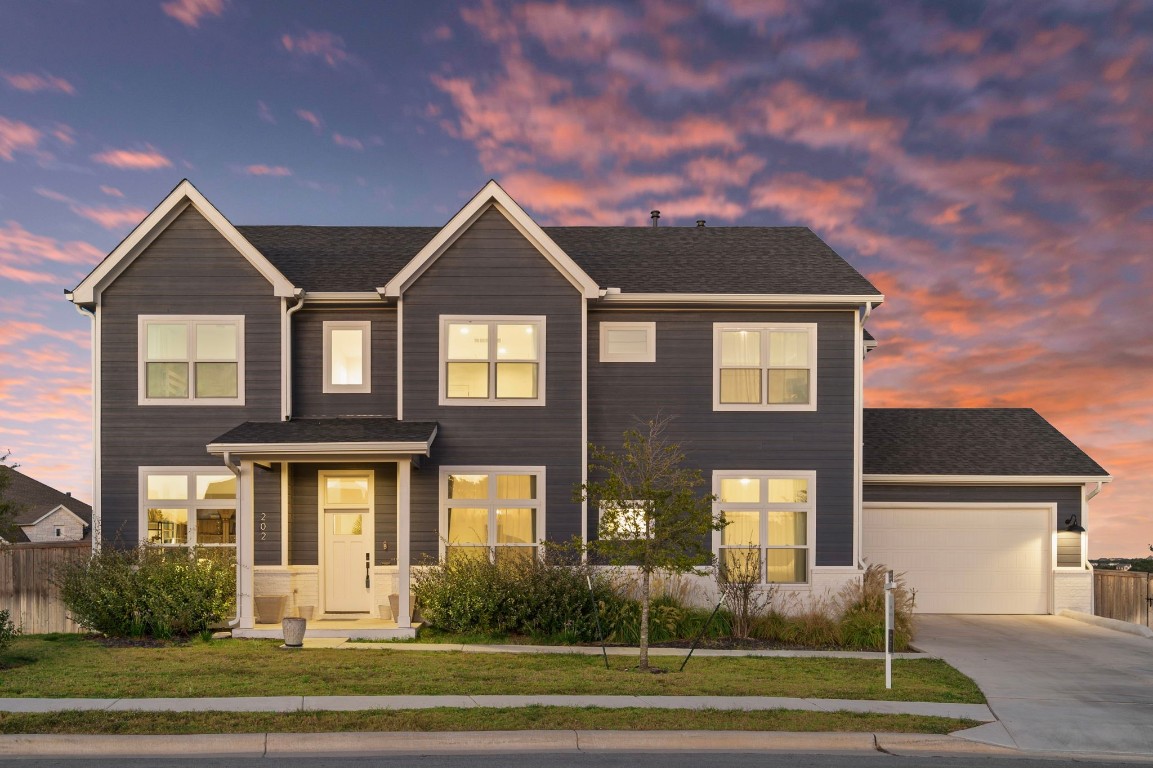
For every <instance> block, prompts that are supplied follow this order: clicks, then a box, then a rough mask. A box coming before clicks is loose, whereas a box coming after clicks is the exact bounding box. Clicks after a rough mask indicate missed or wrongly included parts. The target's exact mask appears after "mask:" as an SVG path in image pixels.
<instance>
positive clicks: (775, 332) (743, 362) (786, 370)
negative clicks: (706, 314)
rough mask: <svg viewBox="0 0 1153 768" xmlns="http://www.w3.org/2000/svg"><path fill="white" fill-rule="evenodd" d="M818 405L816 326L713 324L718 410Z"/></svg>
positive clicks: (792, 408)
mask: <svg viewBox="0 0 1153 768" xmlns="http://www.w3.org/2000/svg"><path fill="white" fill-rule="evenodd" d="M816 409H817V326H816V324H814V323H788V324H783V323H739V324H738V323H716V324H714V325H713V410H714V411H815V410H816Z"/></svg>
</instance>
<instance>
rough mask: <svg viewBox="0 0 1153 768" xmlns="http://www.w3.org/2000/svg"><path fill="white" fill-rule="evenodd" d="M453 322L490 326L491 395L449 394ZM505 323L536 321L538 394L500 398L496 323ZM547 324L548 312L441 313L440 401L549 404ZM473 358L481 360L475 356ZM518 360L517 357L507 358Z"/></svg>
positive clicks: (489, 385)
mask: <svg viewBox="0 0 1153 768" xmlns="http://www.w3.org/2000/svg"><path fill="white" fill-rule="evenodd" d="M451 323H469V324H474V325H488V326H489V336H488V338H489V356H488V359H487V360H486V361H485V362H487V363H488V366H489V370H488V392H489V395H488V397H487V398H479V397H449V396H448V390H447V386H448V327H449V324H451ZM504 324H515V325H533V326H535V327H536V331H534V333H535V334H536V336H537V360H535V361H533V362H535V363H536V365H537V369H536V370H537V382H536V394H537V396H536V397H535V398H527V397H525V398H519V397H518V398H498V397H497V396H496V363H497V362H498V361H497V359H496V343H497V339H496V326H497V325H504ZM545 333H546V328H545V316H544V315H441V316H440V342H439V344H440V354H439V360H438V365H437V367H438V370H439V375H438V382H437V386H438V388H439V401H438V402H439V404H440V405H475V406H513V407H523V406H530V407H532V406H538V407H539V406H543V405H545V404H546V403H545V389H546V387H545V384H546V383H547V380H548V377H547V375H546V371H545V360H546V358H547V357H548V355H547V354H546V350H547V346H546V343H545V342H546V337H545ZM471 362H478V363H479V362H481V361H480V360H475V361H471ZM504 362H516V361H504Z"/></svg>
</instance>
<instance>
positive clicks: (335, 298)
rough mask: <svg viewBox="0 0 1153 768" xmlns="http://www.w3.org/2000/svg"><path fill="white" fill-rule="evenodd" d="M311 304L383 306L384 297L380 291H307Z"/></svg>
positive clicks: (306, 295) (306, 294)
mask: <svg viewBox="0 0 1153 768" xmlns="http://www.w3.org/2000/svg"><path fill="white" fill-rule="evenodd" d="M304 295H305V297H306V298H307V299H308V303H309V304H347V303H357V304H360V303H369V304H382V303H383V302H384V297H383V296H381V295H380V293H379V292H378V291H306V292H305V294H304Z"/></svg>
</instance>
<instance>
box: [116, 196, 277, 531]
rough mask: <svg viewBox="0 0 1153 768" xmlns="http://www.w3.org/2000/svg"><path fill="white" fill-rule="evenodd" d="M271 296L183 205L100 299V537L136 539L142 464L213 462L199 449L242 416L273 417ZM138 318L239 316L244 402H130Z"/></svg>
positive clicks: (202, 220)
mask: <svg viewBox="0 0 1153 768" xmlns="http://www.w3.org/2000/svg"><path fill="white" fill-rule="evenodd" d="M280 311H281V308H280V299H278V298H276V297H275V296H273V295H272V287H271V286H270V285H269V283H268V281H267V280H265V279H264V277H263V276H261V275H260V273H259V272H257V271H256V269H255V268H254V267H253V266H252V265H250V264H249V263H248V262H247V261H246V260H245V259H244V258H243V257H242V256H241V255H240V254H239V253H238V252H237V251H236V250H235V249H234V248H233V247H232V246H231V245H230V244H229V243H228V241H226V240H225V239H224V238H223V237H222V236H221V235H220V234H219V233H218V232H217V231H216V230H215V228H213V226H212V225H211V224H209V223H208V221H207V220H206V219H205V218H204V217H203V216H201V215H200V214H199V213H197V212H196V211H195V210H194V209H192V208H189V209H188V210H186V211H185V212H184V213H182V214H181V215H180V216H178V217H177V218H176V220H175V221H173V222H172V224H171V225H170V226H169V227H168V229H166V230H165V231H164V232H162V233H161V234H160V235H159V236H158V237H157V238H156V240H155V241H154V242H153V243H152V244H151V245H150V246H149V247H148V248H147V249H146V250H145V251H144V252H143V253H142V254H141V255H140V256H139V257H138V258H137V259H136V260H135V261H134V262H133V263H132V264H131V265H129V266H128V268H127V269H125V271H124V272H123V273H122V274H121V275H120V276H119V277H118V278H117V279H116V280H115V281H114V282H113V283H112V284H111V285H110V286H109V287H108V288H107V289H105V291H104V292H103V294H102V295H101V299H100V330H101V350H100V356H101V366H100V386H101V402H100V419H101V425H100V426H101V432H100V436H99V440H100V450H101V465H102V466H101V517H102V529H103V530H102V535H103V537H104V539H105V540H107V541H112V540H116V539H117V538H120V539H122V540H124V541H136V540H138V538H139V533H138V531H137V527H138V525H137V520H138V507H139V500H138V499H137V493H138V492H137V477H138V472H137V470H138V468H139V467H141V466H222V464H221V462H220V460H219V459H217V458H215V457H213V456H209V455H208V453H207V451H206V450H205V446H206V445H207V444H208V443H209V442H210V441H211V440H212V439H214V438H215V437H217V436H219V435H221V434H224V433H225V432H227V431H228V430H230V429H232V428H233V427H235V426H236V425H237V424H240V423H241V422H244V421H249V420H254V421H260V420H264V421H268V420H275V419H278V418H279V417H280V414H279V411H280ZM140 315H244V318H245V329H244V331H245V333H244V356H245V403H246V405H244V406H240V407H234V406H191V405H189V406H176V405H162V406H140V405H137V372H138V363H137V351H138V345H137V320H138V317H139V316H140Z"/></svg>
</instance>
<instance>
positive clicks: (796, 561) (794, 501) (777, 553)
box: [713, 472, 816, 584]
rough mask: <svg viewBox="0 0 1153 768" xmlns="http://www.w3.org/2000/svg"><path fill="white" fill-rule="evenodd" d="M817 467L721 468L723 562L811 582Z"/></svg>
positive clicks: (778, 578) (716, 478)
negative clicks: (811, 469) (791, 469)
mask: <svg viewBox="0 0 1153 768" xmlns="http://www.w3.org/2000/svg"><path fill="white" fill-rule="evenodd" d="M815 483H816V473H815V472H716V473H714V475H713V493H714V494H715V495H716V496H717V501H716V502H715V503H714V509H715V511H716V512H718V513H719V514H722V515H724V518H725V522H726V523H727V525H726V526H725V527H724V528H723V529H722V530H720V531H718V532H717V533H716V534H715V536H714V539H713V543H714V547H715V549H716V555H717V567H718V568H721V569H722V571H726V572H728V573H750V572H753V573H755V574H756V575H757V579H758V581H761V582H767V583H779V584H805V583H808V581H809V568H810V567H811V565H812V558H811V552H812V545H813V542H812V539H813V524H814V513H815V506H814V502H813V492H814V487H813V486H814V485H815Z"/></svg>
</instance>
